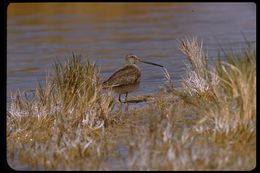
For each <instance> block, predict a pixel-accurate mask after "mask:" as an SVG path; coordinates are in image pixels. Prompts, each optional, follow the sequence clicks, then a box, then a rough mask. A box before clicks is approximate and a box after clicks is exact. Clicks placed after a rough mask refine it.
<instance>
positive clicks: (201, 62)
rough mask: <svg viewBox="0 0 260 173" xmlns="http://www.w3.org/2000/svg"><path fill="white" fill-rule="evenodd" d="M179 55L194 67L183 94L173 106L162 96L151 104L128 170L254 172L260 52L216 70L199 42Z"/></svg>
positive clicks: (185, 45) (186, 44)
mask: <svg viewBox="0 0 260 173" xmlns="http://www.w3.org/2000/svg"><path fill="white" fill-rule="evenodd" d="M180 50H182V51H183V53H184V54H185V55H187V58H188V60H189V62H190V64H189V65H188V66H187V77H186V78H184V79H183V88H180V89H175V88H172V91H173V92H172V97H174V96H178V97H179V99H178V100H175V102H170V100H169V99H165V98H166V97H165V96H162V97H160V98H159V97H158V98H157V99H156V100H155V102H153V103H150V111H149V115H148V114H147V116H149V118H150V121H149V126H150V128H148V129H147V130H145V131H143V132H142V133H140V132H139V131H138V132H136V135H137V134H139V141H138V140H136V139H135V138H137V137H133V140H132V141H138V142H139V143H138V142H136V143H134V144H132V145H134V146H135V147H136V149H137V150H136V151H134V152H133V153H131V157H129V158H128V159H129V160H128V161H129V166H130V167H131V168H132V169H135V170H136V169H137V170H250V169H253V168H254V167H255V164H256V121H255V120H256V63H255V60H256V57H255V50H253V49H252V48H248V49H246V50H245V51H244V52H245V53H244V54H242V55H241V54H240V55H236V54H228V53H226V55H227V57H226V58H227V60H226V61H220V60H219V59H218V60H217V62H216V64H215V67H213V69H211V70H210V69H208V63H207V56H206V54H205V53H204V51H203V49H202V43H201V44H199V43H198V41H197V39H196V38H193V39H191V40H189V39H184V40H182V43H181V46H180ZM167 96H168V97H169V93H167ZM133 136H134V135H133ZM137 136H138V135H137ZM134 139H135V140H134ZM140 141H141V143H140ZM137 158H140V159H141V160H143V162H140V161H139V160H138V159H137Z"/></svg>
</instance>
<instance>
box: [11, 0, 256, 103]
mask: <svg viewBox="0 0 260 173" xmlns="http://www.w3.org/2000/svg"><path fill="white" fill-rule="evenodd" d="M185 36H190V37H192V36H197V37H198V38H199V39H202V40H203V43H204V48H205V50H207V51H208V54H209V58H210V60H211V61H212V60H214V57H216V56H217V53H218V50H219V44H220V45H221V46H222V47H223V48H224V49H231V48H232V49H233V50H234V51H237V52H239V51H241V49H242V48H244V47H246V45H245V38H246V39H247V40H248V41H250V42H252V43H255V41H256V5H255V4H254V3H184V4H179V3H178V4H175V3H138V4H137V3H131V4H127V3H108V4H105V3H100V4H97V3H96V4H95V3H82V4H81V3H78V4H72V3H67V4H66V3H62V4H56V3H52V4H50V3H49V4H48V3H45V4H44V3H43V4H41V3H37V4H26V3H21V4H10V5H9V7H8V14H7V102H9V101H10V92H13V91H16V90H17V89H20V90H27V91H30V90H33V89H34V88H35V87H37V86H38V82H44V80H45V76H46V73H47V71H48V70H50V69H51V68H52V64H53V61H54V60H55V58H56V59H60V60H65V59H66V58H67V57H68V56H69V55H71V52H72V51H73V52H76V53H78V54H82V55H83V57H84V58H83V60H85V59H86V58H89V59H90V60H91V61H95V62H96V63H97V64H98V66H99V67H100V70H101V75H102V77H103V78H107V77H108V76H109V75H111V74H112V73H113V72H114V71H115V70H117V69H118V68H120V67H121V66H123V64H124V63H125V62H124V57H125V56H126V54H129V53H133V54H136V55H137V56H139V57H140V58H142V59H144V60H147V61H152V62H155V63H158V64H161V65H163V66H165V67H166V68H167V69H168V71H169V73H170V75H171V76H172V78H173V80H174V85H175V86H179V85H180V82H179V81H180V79H182V78H183V77H184V75H185V73H184V72H185V70H184V67H185V63H186V62H187V60H186V59H185V56H184V55H183V54H182V53H181V52H180V50H178V46H179V43H180V42H179V41H180V39H182V38H184V37H185ZM140 68H141V71H142V80H141V85H140V88H139V89H138V90H137V91H136V92H134V93H132V95H136V94H147V93H153V92H156V91H158V90H159V88H160V86H162V85H163V83H164V75H163V72H162V70H161V69H160V68H159V67H155V66H149V65H145V64H140Z"/></svg>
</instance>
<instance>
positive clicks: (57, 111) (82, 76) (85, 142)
mask: <svg viewBox="0 0 260 173" xmlns="http://www.w3.org/2000/svg"><path fill="white" fill-rule="evenodd" d="M113 105H114V103H113V97H112V93H111V91H108V92H106V93H104V92H103V91H102V86H101V82H100V79H99V71H98V69H97V66H96V65H95V64H91V63H89V62H87V63H85V64H83V63H82V62H81V57H80V56H79V55H75V54H72V57H71V58H70V59H68V60H67V62H66V63H65V64H61V63H60V62H55V63H54V72H53V78H52V79H48V80H46V86H44V87H43V86H41V85H39V87H38V88H36V91H35V96H34V97H33V98H31V99H29V98H28V97H26V93H25V92H24V93H21V92H17V93H16V94H15V95H14V96H12V102H11V107H10V111H9V113H8V116H7V146H8V157H7V158H8V162H9V164H10V165H11V166H12V167H13V168H14V169H16V167H15V165H16V164H15V163H13V162H12V161H13V160H16V159H17V160H20V162H21V163H22V164H26V165H28V167H30V168H31V169H41V168H42V169H47V170H49V169H50V170H51V169H77V170H78V169H79V170H80V169H82V167H83V166H82V165H81V164H83V160H84V159H86V158H88V156H89V155H91V154H90V153H91V149H90V148H91V145H93V143H94V138H95V136H96V135H100V134H101V133H96V131H98V130H101V129H102V128H104V126H107V125H109V124H113V123H114V122H116V121H117V117H114V116H113V115H112V114H110V112H111V110H112V108H113ZM17 160H16V161H17ZM70 160H77V161H76V162H73V163H72V162H70ZM84 164H85V163H84Z"/></svg>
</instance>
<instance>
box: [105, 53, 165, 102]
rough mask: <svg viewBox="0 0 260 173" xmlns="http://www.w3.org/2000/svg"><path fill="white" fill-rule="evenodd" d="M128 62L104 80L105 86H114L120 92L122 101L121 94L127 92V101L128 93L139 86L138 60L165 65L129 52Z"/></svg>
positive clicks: (119, 98)
mask: <svg viewBox="0 0 260 173" xmlns="http://www.w3.org/2000/svg"><path fill="white" fill-rule="evenodd" d="M125 60H126V62H127V64H126V65H125V66H124V67H123V68H121V69H119V70H117V71H116V72H114V73H113V74H112V75H111V77H109V78H108V79H107V80H105V81H104V82H103V88H112V89H113V90H114V91H115V92H116V93H118V94H119V97H118V100H119V102H122V101H121V94H125V102H124V103H127V95H128V93H130V92H133V91H135V90H136V89H137V88H139V84H140V78H141V71H140V69H139V67H138V66H137V63H138V62H142V63H146V64H150V65H155V66H159V67H163V66H162V65H159V64H155V63H152V62H147V61H143V60H141V59H140V58H138V57H137V56H136V55H133V54H129V55H127V56H126V58H125Z"/></svg>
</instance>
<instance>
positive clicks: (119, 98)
mask: <svg viewBox="0 0 260 173" xmlns="http://www.w3.org/2000/svg"><path fill="white" fill-rule="evenodd" d="M118 96H119V97H118V100H119V102H120V103H122V102H121V94H119V95H118Z"/></svg>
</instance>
